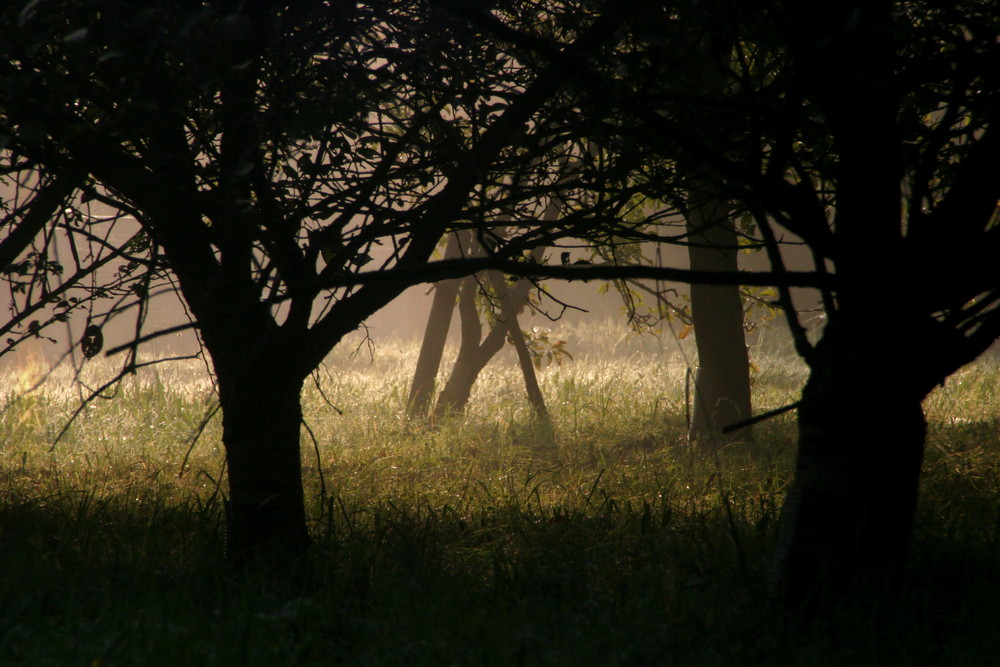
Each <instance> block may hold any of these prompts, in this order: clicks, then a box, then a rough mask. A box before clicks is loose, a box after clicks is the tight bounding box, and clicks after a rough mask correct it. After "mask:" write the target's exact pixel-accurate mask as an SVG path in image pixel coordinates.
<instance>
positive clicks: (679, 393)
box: [0, 324, 1000, 665]
mask: <svg viewBox="0 0 1000 667" xmlns="http://www.w3.org/2000/svg"><path fill="white" fill-rule="evenodd" d="M570 335H572V336H574V337H575V338H574V339H573V340H572V341H571V342H570V349H571V352H572V353H573V354H574V359H573V360H572V361H570V362H568V363H564V364H563V365H561V366H550V367H547V368H545V369H543V370H541V371H540V373H539V381H540V383H541V385H542V390H543V392H544V394H545V397H546V400H547V402H548V407H549V410H550V412H551V416H552V424H551V426H548V425H546V424H544V423H541V422H539V421H538V420H537V419H536V418H535V417H534V416H533V414H532V412H531V410H530V408H529V406H528V405H527V401H526V399H525V395H524V388H523V380H522V378H521V377H520V374H519V371H518V369H517V367H516V364H515V363H514V359H513V358H512V356H510V355H507V356H504V357H503V358H501V359H499V360H498V362H497V363H495V364H492V365H491V366H490V367H489V368H488V369H487V371H486V372H485V373H484V375H483V376H482V377H481V378H480V381H479V383H478V384H477V386H476V389H475V391H474V394H473V396H472V399H471V402H470V404H469V409H468V411H467V413H466V414H465V415H461V416H458V417H455V418H451V419H448V420H445V421H444V422H443V423H439V424H435V425H434V427H431V426H430V425H428V424H427V423H425V422H424V421H422V420H411V419H408V418H407V417H406V415H405V412H404V403H405V400H406V396H407V392H408V389H409V381H410V375H409V374H410V373H411V372H412V367H413V363H414V359H415V355H416V350H417V346H416V344H413V343H408V342H399V341H388V342H384V343H380V344H378V345H377V346H376V347H375V350H374V353H373V354H372V355H370V354H369V350H368V349H367V348H365V347H364V346H361V347H360V349H358V348H357V343H356V342H355V343H353V344H352V343H351V342H347V343H345V344H344V345H342V346H340V347H339V348H338V349H337V350H336V351H335V352H334V353H333V354H332V355H331V356H330V358H329V359H328V360H327V363H326V365H325V367H324V368H323V369H321V370H320V371H319V372H318V373H317V375H316V382H318V385H319V387H318V388H317V386H316V385H315V383H314V382H312V381H310V382H307V385H306V388H305V390H304V392H303V408H304V415H305V420H306V422H307V424H308V425H309V428H310V430H311V432H312V435H313V436H315V439H316V444H315V446H314V444H313V442H312V439H311V437H310V436H309V435H308V433H307V432H306V431H305V429H304V430H303V441H302V442H303V449H302V455H303V461H304V464H305V471H304V481H305V487H306V493H307V498H308V511H309V520H310V527H311V531H312V533H313V535H314V538H315V549H314V550H313V552H312V555H311V559H312V562H313V565H314V570H315V574H314V578H313V580H312V581H311V584H310V586H309V588H308V589H307V590H305V591H298V592H294V593H285V594H281V595H278V594H275V593H274V592H271V591H268V590H266V589H260V588H258V587H253V586H248V585H247V584H246V582H245V581H241V580H239V579H233V578H230V577H226V576H223V574H222V573H223V571H224V570H223V569H222V568H221V544H222V542H223V536H222V514H223V510H224V498H225V485H224V484H221V485H220V483H219V482H220V481H221V479H222V474H223V453H222V450H221V444H220V438H221V428H220V420H219V416H218V415H216V417H215V418H214V419H212V420H211V421H210V422H209V423H208V424H207V426H206V427H205V429H204V432H203V433H202V435H201V437H200V439H199V440H198V441H197V443H194V445H193V447H192V438H193V436H194V434H195V433H196V432H197V430H198V428H199V425H200V424H201V422H202V420H203V418H204V417H205V415H206V414H207V412H208V411H209V410H211V409H212V407H213V405H214V395H213V393H212V390H211V384H210V382H209V381H208V379H207V377H206V376H205V375H204V373H203V367H199V366H197V365H195V364H191V365H183V364H180V365H168V366H158V367H155V368H157V369H158V372H157V373H140V374H139V375H136V376H129V377H127V378H125V380H124V381H123V383H122V384H121V385H120V387H119V388H118V390H117V397H116V398H115V399H114V400H102V399H99V400H96V401H94V402H93V403H92V404H91V405H89V406H88V407H87V408H86V409H85V410H84V411H83V413H82V414H81V416H80V417H79V418H78V419H77V420H76V421H75V422H74V424H73V426H72V427H71V428H70V429H69V430H68V431H67V432H66V434H65V435H64V436H63V439H62V440H61V441H60V442H59V443H58V444H57V445H56V446H55V448H54V449H52V450H51V451H50V448H51V445H52V441H53V439H54V437H55V435H56V434H57V433H58V432H59V431H60V430H61V429H62V428H63V426H64V425H65V423H66V420H67V419H68V418H69V416H70V415H71V414H72V412H73V411H74V410H75V409H76V408H77V406H78V405H79V404H80V397H81V394H80V390H79V388H78V387H77V386H76V385H74V384H73V383H72V381H71V380H72V378H71V376H70V374H69V373H68V372H66V371H64V370H61V371H60V373H61V374H60V373H57V374H55V376H54V377H53V378H52V381H51V382H49V383H47V384H46V385H44V386H43V387H42V388H41V389H40V390H39V391H36V392H34V393H32V394H30V395H28V396H23V397H21V398H19V399H18V400H16V401H15V400H13V399H14V397H16V396H18V395H19V393H18V390H17V388H16V386H14V385H13V383H14V382H15V381H16V380H15V379H11V378H5V379H2V380H0V397H5V398H4V401H5V403H4V405H5V408H4V410H3V412H2V413H0V428H2V429H3V430H2V432H0V545H2V547H3V548H2V550H0V566H2V567H0V628H2V630H0V655H5V656H9V660H11V661H13V662H14V663H17V664H133V663H144V662H145V663H148V662H150V661H153V662H157V663H160V664H330V663H331V662H335V663H344V664H553V665H564V664H581V665H584V664H602V665H605V664H612V665H613V664H720V663H733V664H755V665H756V664H837V663H838V662H841V663H842V660H840V658H842V657H844V656H852V657H851V659H852V660H853V661H854V662H859V663H862V664H865V663H868V664H886V663H889V664H891V663H893V662H906V659H905V658H906V656H911V657H912V656H913V655H917V656H919V657H920V658H921V659H920V660H916V659H911V660H910V662H911V663H914V662H916V663H920V662H921V661H924V662H926V661H934V658H935V656H937V657H941V660H938V661H937V662H948V659H949V656H950V657H951V658H955V660H954V661H957V662H961V661H962V660H965V661H966V662H969V663H970V664H974V663H975V662H976V658H977V657H979V656H983V655H986V656H990V655H992V651H993V649H994V648H996V647H995V646H993V643H995V642H992V640H991V639H990V637H992V636H993V633H992V628H993V625H994V624H995V622H996V621H998V620H1000V605H997V603H996V602H995V598H996V596H993V597H992V598H991V597H990V596H989V595H988V594H986V593H985V592H983V590H984V589H985V590H995V584H996V583H997V582H998V581H1000V568H997V567H996V566H995V565H992V564H991V563H992V560H995V558H994V556H993V554H995V551H996V546H997V539H998V537H1000V535H998V525H1000V512H998V508H1000V488H998V480H1000V473H998V463H997V461H1000V456H998V454H1000V432H998V429H997V423H998V422H997V418H998V414H1000V409H998V405H997V402H996V393H995V387H996V386H997V382H998V380H1000V371H998V369H997V368H996V365H995V364H993V365H990V364H989V363H981V364H977V365H976V366H974V367H972V368H970V369H967V370H965V371H963V372H962V373H960V374H959V375H957V376H956V378H953V380H952V381H949V382H948V383H947V384H946V386H945V387H943V388H941V389H939V390H938V391H936V392H935V393H934V395H932V396H931V397H930V398H929V399H928V402H927V411H928V418H929V422H930V427H929V433H930V435H929V446H928V453H927V461H926V466H925V468H926V472H925V476H924V484H923V492H922V497H921V506H920V512H919V515H918V521H917V530H916V537H915V541H914V559H913V563H914V565H913V581H914V582H915V583H914V585H915V586H917V584H919V586H917V587H916V588H914V590H913V592H912V594H910V596H909V597H908V598H907V600H906V605H905V607H906V608H905V610H904V611H902V612H893V613H892V614H888V613H886V612H884V610H867V611H866V612H864V613H863V614H861V613H853V615H849V616H847V617H845V619H844V622H843V623H842V624H840V625H837V626H836V627H835V628H827V629H825V630H824V631H823V632H818V631H817V632H814V633H812V634H809V633H805V634H801V635H797V636H795V637H794V638H793V639H794V640H793V641H790V640H789V638H788V637H787V636H785V635H783V634H782V630H781V627H780V624H777V623H776V622H775V621H774V617H773V615H772V614H771V612H770V611H769V610H770V607H769V601H768V598H767V591H766V579H767V576H766V572H767V568H768V565H769V558H770V553H771V549H772V548H773V543H774V540H775V533H776V524H777V522H778V514H779V508H780V506H781V503H782V500H783V497H784V492H785V488H786V484H787V481H788V479H789V476H790V474H791V469H792V462H793V458H794V441H795V423H794V412H792V413H789V414H786V415H783V416H781V417H777V418H774V419H771V420H768V421H766V422H763V423H761V424H758V425H757V426H756V427H755V429H754V431H755V436H756V440H755V442H754V443H735V444H733V445H730V446H727V447H723V448H722V449H720V450H717V451H713V452H711V453H706V452H703V451H700V450H698V449H695V448H692V447H691V446H689V445H688V444H687V442H686V440H685V432H686V425H685V406H684V400H685V388H684V384H685V381H686V377H687V370H688V369H687V359H690V358H691V356H690V355H691V350H690V349H684V350H680V351H679V350H677V349H676V348H671V347H670V345H667V344H666V343H664V344H662V345H661V344H660V342H659V341H657V340H655V339H650V338H635V337H634V336H629V335H627V332H626V331H625V330H624V328H623V327H615V326H612V325H607V324H602V325H593V327H592V328H591V329H590V330H588V329H586V328H581V329H580V330H578V331H575V332H572V333H571V334H569V333H568V334H567V337H569V336H570ZM358 340H359V341H360V339H358ZM689 342H690V341H683V344H685V345H687V344H688V343H689ZM355 350H357V352H356V353H355ZM612 351H613V352H615V353H616V354H617V356H616V357H614V358H611V357H610V356H609V353H610V352H612ZM451 354H452V355H453V354H454V352H453V351H452V352H451ZM754 362H755V364H756V366H757V371H756V372H755V384H754V397H755V402H756V405H757V408H758V409H759V410H767V409H772V408H776V407H781V406H782V405H786V404H788V403H790V402H793V401H794V400H796V399H797V398H798V392H799V390H800V389H801V385H802V383H803V382H804V380H805V377H806V374H805V369H804V367H803V366H802V364H801V363H800V362H798V361H796V360H794V359H789V358H787V357H781V356H773V355H770V356H769V355H768V354H761V353H759V352H755V356H754ZM444 366H445V367H448V363H447V362H446V364H445V365H444ZM114 372H115V369H114V367H112V366H111V365H109V364H107V363H106V362H99V363H94V362H88V363H87V366H86V369H85V373H84V380H85V382H86V383H87V384H88V385H89V386H91V387H96V386H99V385H100V384H101V383H102V382H103V381H105V380H106V379H107V378H109V377H110V376H111V375H112V374H113V373H114ZM182 462H185V463H184V468H183V470H184V473H183V475H180V473H181V470H182ZM862 464H863V462H862ZM991 559H992V560H991ZM963 563H973V564H975V568H976V569H974V570H970V569H969V568H967V567H964V566H963ZM941 568H946V569H947V571H948V573H949V574H948V576H947V577H946V582H945V583H943V584H941V583H937V579H936V577H937V576H938V574H939V571H940V569H941ZM25 581H30V582H32V583H31V586H25V585H24V582H25ZM991 586H992V587H993V588H992V589H991V588H990V587H991ZM970 605H971V607H970ZM886 616H888V618H889V620H885V617H886ZM877 617H879V618H878V622H879V623H882V624H883V625H884V626H885V628H886V629H884V630H883V631H880V632H885V633H888V634H890V635H891V636H892V641H891V642H889V643H886V642H883V641H880V640H879V639H878V638H876V637H874V635H872V633H871V628H872V625H873V622H875V621H873V620H872V619H875V618H877ZM955 618H958V619H961V620H960V621H955V620H953V619H955ZM977 629H978V631H977ZM986 629H989V631H986ZM866 633H867V634H866ZM956 656H957V658H956ZM923 658H927V660H923ZM94 661H99V662H96V663H95V662H94Z"/></svg>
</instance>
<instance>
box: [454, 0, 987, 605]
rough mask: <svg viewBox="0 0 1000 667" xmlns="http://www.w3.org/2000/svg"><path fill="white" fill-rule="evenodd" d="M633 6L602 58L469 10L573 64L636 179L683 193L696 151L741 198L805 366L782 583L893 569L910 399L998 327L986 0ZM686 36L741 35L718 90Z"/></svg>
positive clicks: (811, 587)
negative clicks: (823, 316) (815, 318)
mask: <svg viewBox="0 0 1000 667" xmlns="http://www.w3.org/2000/svg"><path fill="white" fill-rule="evenodd" d="M456 11H458V10H456ZM639 11H640V15H639V17H638V18H637V19H635V20H632V21H630V22H629V31H628V32H627V34H624V35H623V36H622V40H621V42H620V43H621V48H620V50H619V51H618V52H616V53H615V56H614V57H612V58H609V59H608V60H606V61H602V62H599V63H598V62H583V61H581V60H580V59H576V58H573V57H572V54H571V53H566V52H565V51H561V50H560V49H558V48H557V47H556V46H555V45H554V44H553V41H552V40H547V39H545V38H544V37H543V36H541V35H539V34H538V33H537V32H532V31H528V30H522V31H518V30H512V29H511V28H510V27H509V26H507V25H497V21H494V20H493V19H492V18H490V17H485V16H483V15H475V16H471V18H470V20H473V21H477V22H478V24H479V25H482V26H487V27H488V28H489V29H492V30H493V31H494V32H495V34H497V35H503V36H505V38H506V39H509V40H511V41H512V42H516V43H518V44H519V45H520V46H521V47H522V48H524V49H533V50H534V52H535V53H537V54H539V55H540V56H542V57H545V58H548V59H549V60H550V61H551V62H559V63H561V64H562V66H563V67H564V68H565V69H566V70H567V71H573V72H574V73H575V74H576V76H577V80H583V81H586V91H587V92H588V93H589V95H587V96H582V97H586V99H587V100H588V101H587V102H586V103H581V104H582V106H584V108H585V109H586V113H588V114H590V118H591V124H592V127H595V128H597V129H596V130H595V131H594V136H593V141H595V142H598V143H599V144H600V145H601V146H603V147H606V148H607V149H608V150H614V151H618V152H620V153H623V154H628V153H630V154H631V155H632V159H633V160H634V161H635V163H639V164H642V165H644V170H643V172H642V174H641V175H637V176H636V177H635V178H636V179H642V178H645V179H647V181H648V183H649V192H650V193H651V195H652V196H654V197H656V198H658V199H660V200H662V201H673V200H674V198H675V197H676V198H677V199H676V200H682V199H683V195H682V194H680V193H678V192H676V190H677V189H678V188H680V187H681V186H682V184H683V180H680V179H678V178H676V177H674V176H673V174H674V173H675V172H677V171H683V169H684V166H685V165H699V166H700V168H701V169H703V173H706V174H710V175H711V180H712V183H713V188H712V190H713V197H715V198H717V199H718V200H720V201H728V202H734V203H735V204H736V205H737V206H738V207H739V209H740V210H742V211H745V212H747V213H749V214H752V215H753V217H754V218H755V222H756V225H757V228H758V230H759V234H760V238H759V239H758V240H759V242H760V243H761V244H762V245H764V246H765V247H766V249H767V251H768V253H769V256H770V258H771V263H772V267H773V271H774V275H773V278H772V281H773V282H772V284H773V285H775V286H777V287H778V289H779V299H778V303H779V304H780V305H781V306H783V307H784V309H785V312H786V314H787V318H788V320H789V325H790V328H791V331H792V333H793V336H794V339H795V342H796V348H797V350H798V351H799V353H800V354H801V355H802V357H803V358H804V359H805V360H806V361H807V362H808V364H809V366H810V377H809V381H808V383H807V385H806V387H805V388H804V390H803V394H802V399H801V401H800V402H799V403H798V417H799V429H800V440H799V456H798V463H797V467H796V473H795V481H794V483H793V485H792V487H791V490H790V492H789V496H788V499H787V502H786V505H785V510H784V514H783V518H782V526H781V536H780V539H779V547H778V555H777V559H776V564H775V584H776V587H777V590H779V591H781V592H782V595H784V596H786V599H787V600H788V601H789V602H791V603H800V602H805V601H807V600H815V599H816V596H817V595H821V594H822V593H824V592H825V593H827V594H833V595H834V596H838V595H843V594H845V593H846V592H847V591H850V590H858V589H859V588H860V589H864V588H865V587H872V588H883V587H885V586H891V585H892V583H893V582H897V581H898V576H899V574H900V572H901V570H902V567H903V563H904V559H905V555H906V552H907V545H908V540H909V534H910V530H911V522H912V516H913V512H914V507H915V503H916V494H917V486H918V479H919V473H920V466H921V460H922V455H923V447H924V436H925V429H926V427H925V423H924V417H923V412H922V408H921V401H922V399H923V398H924V397H925V396H926V395H927V394H928V393H929V392H930V391H931V390H932V389H933V388H934V387H935V386H936V385H938V384H941V383H943V382H944V381H945V380H946V379H947V377H948V376H949V375H950V374H951V373H953V372H954V371H956V370H957V369H958V368H960V367H961V366H962V365H964V364H966V363H969V362H970V361H972V360H974V359H975V358H976V357H977V356H978V355H979V354H981V353H982V352H983V351H984V350H985V349H987V348H988V347H989V346H990V345H991V344H992V343H993V342H994V341H995V340H996V339H997V338H998V336H1000V273H998V272H997V271H996V263H995V258H996V257H997V253H998V250H1000V225H998V224H997V221H998V213H997V202H998V200H1000V178H998V177H997V171H996V169H995V168H993V165H995V163H996V161H997V159H998V157H1000V130H998V129H997V124H998V122H1000V93H998V91H1000V81H998V76H1000V74H998V73H1000V68H998V67H997V65H998V63H1000V46H998V43H997V41H996V35H997V34H998V32H1000V30H998V20H1000V19H998V16H997V14H996V12H995V8H993V7H992V5H991V3H987V2H978V1H970V2H961V3H939V2H890V1H887V0H882V1H879V2H864V3H862V2H858V1H851V0H838V1H836V2H830V3H825V4H824V5H822V7H818V6H815V5H808V6H807V5H804V4H801V3H790V2H764V3H749V4H743V3H731V2H724V1H722V2H707V3H705V2H703V3H697V4H695V3H677V4H673V3H645V4H643V6H642V7H641V8H639ZM692 32H695V33H696V34H697V33H699V32H700V33H701V36H702V39H704V40H705V41H706V42H707V43H714V44H732V45H734V47H733V49H734V53H733V57H731V58H730V57H725V58H719V59H717V61H716V63H715V66H716V67H717V68H718V73H719V76H720V77H721V78H722V80H723V81H724V82H725V85H724V86H721V87H720V88H719V89H717V90H715V91H707V90H706V89H705V88H704V87H698V86H693V85H690V84H688V85H684V82H683V81H682V80H680V79H679V78H678V77H673V76H672V72H675V71H676V70H677V68H681V69H683V68H685V67H686V66H687V64H688V63H689V62H690V61H691V60H695V61H698V62H704V58H703V54H701V53H698V52H696V50H692V49H691V48H688V49H685V48H678V45H679V44H680V45H685V44H687V45H690V44H692V40H691V35H692ZM677 35H680V36H681V38H680V40H679V41H678V40H677V39H676V37H677ZM786 238H787V239H791V240H794V241H796V242H801V243H803V244H805V245H806V246H807V247H808V249H809V250H810V251H811V252H812V254H813V257H814V260H815V268H814V270H813V271H812V272H811V273H812V276H813V281H814V284H816V285H821V290H822V294H823V298H824V303H825V306H826V311H827V317H828V324H827V326H826V327H825V329H824V330H823V332H822V335H821V338H820V340H819V341H818V343H817V344H816V345H812V344H810V342H809V340H808V339H807V337H806V335H805V329H804V327H803V326H802V324H801V323H800V322H799V320H798V318H797V316H796V313H795V310H794V308H793V306H792V298H791V287H792V286H793V284H794V283H798V284H800V285H801V284H803V283H805V282H808V280H805V279H804V278H803V277H802V276H793V275H792V273H791V272H789V271H786V270H785V266H784V258H783V255H782V253H781V243H782V241H784V240H785V239H786ZM612 273H613V272H611V271H608V270H606V269H604V268H602V269H599V270H596V271H593V272H591V274H590V275H602V276H604V277H609V276H610V275H611V274H612ZM727 273H728V272H727V271H720V270H719V267H707V266H705V267H700V268H699V270H696V271H692V273H691V274H690V277H692V278H694V279H695V282H699V281H701V280H705V279H707V280H708V281H711V282H714V283H720V282H725V281H723V280H722V276H723V275H724V274H727ZM730 276H731V274H730ZM728 282H730V283H732V282H734V281H733V280H732V279H730V280H729V281H728ZM744 284H749V282H745V283H744ZM918 286H919V287H918Z"/></svg>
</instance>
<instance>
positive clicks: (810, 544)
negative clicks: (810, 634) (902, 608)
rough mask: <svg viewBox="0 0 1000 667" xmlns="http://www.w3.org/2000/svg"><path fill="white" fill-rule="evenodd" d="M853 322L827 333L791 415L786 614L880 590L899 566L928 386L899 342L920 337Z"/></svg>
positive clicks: (783, 565)
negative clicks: (794, 446)
mask: <svg viewBox="0 0 1000 667" xmlns="http://www.w3.org/2000/svg"><path fill="white" fill-rule="evenodd" d="M856 324H857V325H858V326H840V323H836V324H833V323H832V324H830V325H829V326H828V327H827V330H826V331H825V332H824V335H823V338H822V340H821V342H820V343H819V345H818V346H817V347H816V349H815V351H814V356H813V359H812V372H811V374H810V377H809V381H808V383H807V384H806V387H805V389H804V390H803V394H802V402H801V405H800V407H799V454H798V461H797V464H796V470H795V481H794V483H793V485H792V487H791V489H790V491H789V495H788V498H787V500H786V503H785V507H784V510H783V514H782V521H781V531H780V536H779V545H778V551H777V559H776V563H775V571H774V573H773V574H774V576H775V581H774V584H775V585H776V587H777V592H778V593H779V595H781V596H782V597H783V598H784V600H785V602H787V603H789V604H790V606H793V607H798V606H800V605H802V604H803V603H806V604H812V603H822V602H823V601H824V600H829V599H836V598H840V597H843V596H844V595H845V594H846V593H848V592H850V591H859V590H863V591H871V592H874V593H880V592H884V591H885V590H886V589H887V588H888V589H891V588H892V587H893V586H894V585H895V584H896V583H898V581H899V577H900V575H901V574H902V568H903V565H904V563H905V560H906V553H907V548H908V544H909V537H910V532H911V528H912V521H913V513H914V509H915V507H916V501H917V487H918V481H919V476H920V468H921V462H922V459H923V451H924V437H925V433H926V423H925V421H924V415H923V410H922V407H921V401H922V399H923V398H924V396H925V395H926V394H927V393H928V392H929V390H930V387H931V386H933V381H929V380H928V379H927V378H926V377H923V376H919V377H918V376H917V375H916V372H914V371H911V370H910V369H912V368H913V367H915V366H917V365H918V363H920V362H919V361H918V357H917V356H915V355H914V352H915V347H914V346H913V345H912V344H908V343H907V339H906V337H908V336H912V337H913V339H915V340H916V341H923V342H927V339H926V338H924V337H922V336H919V335H917V333H916V328H915V327H914V328H913V329H911V330H910V331H907V329H906V328H904V327H897V328H895V331H897V332H899V337H898V338H893V337H892V336H891V335H887V334H882V335H877V334H876V335H875V336H873V335H872V333H873V332H875V331H877V330H878V326H879V325H880V324H881V325H885V328H886V329H887V330H888V329H889V327H892V326H893V325H892V324H891V323H890V322H887V321H886V320H885V319H883V320H881V321H872V320H871V319H869V321H868V322H864V321H859V322H856ZM922 372H923V373H924V374H925V375H926V371H922ZM941 379H943V378H941Z"/></svg>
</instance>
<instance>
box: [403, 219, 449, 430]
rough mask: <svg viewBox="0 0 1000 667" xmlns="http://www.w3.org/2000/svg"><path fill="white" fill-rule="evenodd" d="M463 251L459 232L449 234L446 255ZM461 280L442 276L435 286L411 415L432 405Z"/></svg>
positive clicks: (409, 408) (412, 387) (410, 403)
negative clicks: (445, 278) (441, 279)
mask: <svg viewBox="0 0 1000 667" xmlns="http://www.w3.org/2000/svg"><path fill="white" fill-rule="evenodd" d="M461 254H462V251H461V243H460V241H459V237H458V235H457V234H452V235H451V236H450V237H449V238H448V245H447V246H446V247H445V251H444V258H445V259H457V258H459V257H460V256H461ZM461 284H462V281H461V280H459V279H454V280H443V281H441V282H439V283H438V284H437V285H435V286H434V300H433V301H432V302H431V311H430V314H429V315H428V316H427V328H426V329H425V330H424V338H423V342H422V343H421V345H420V356H418V357H417V367H416V369H415V370H414V371H413V384H411V385H410V397H409V399H408V400H407V402H406V412H407V414H408V415H409V416H410V417H423V416H425V415H426V414H427V410H428V408H429V407H430V404H431V398H432V397H433V396H434V384H435V381H436V379H437V374H438V369H439V368H440V367H441V357H442V356H443V355H444V346H445V342H446V341H447V339H448V329H449V328H450V327H451V315H452V312H453V311H454V310H455V299H456V297H457V296H458V290H459V286H460V285H461Z"/></svg>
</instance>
